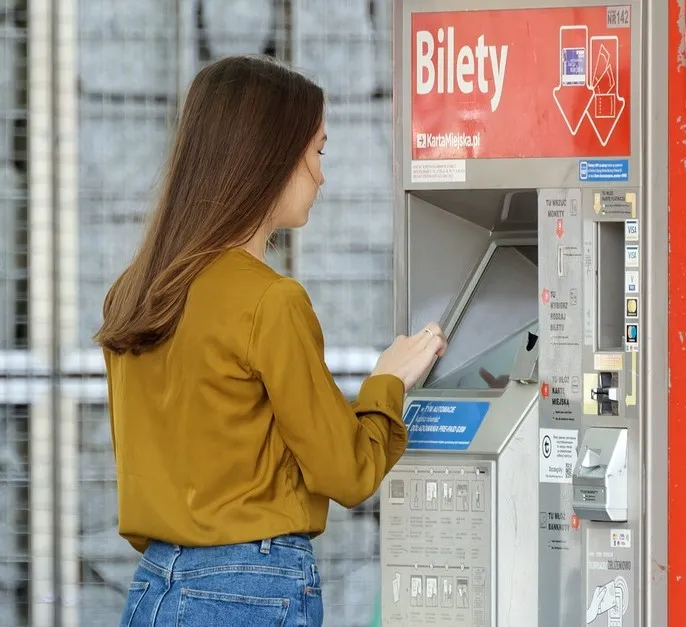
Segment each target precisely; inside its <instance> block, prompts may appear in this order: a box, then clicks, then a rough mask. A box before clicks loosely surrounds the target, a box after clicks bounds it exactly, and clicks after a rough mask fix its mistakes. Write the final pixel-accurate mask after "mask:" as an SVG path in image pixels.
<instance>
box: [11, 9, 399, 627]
mask: <svg viewBox="0 0 686 627" xmlns="http://www.w3.org/2000/svg"><path fill="white" fill-rule="evenodd" d="M390 4H391V3H390V0H337V1H336V2H330V1H329V0H80V1H78V0H0V627H23V626H28V625H31V626H34V627H44V626H45V627H47V626H52V625H62V626H68V627H76V626H77V625H87V626H89V627H91V626H92V627H98V626H100V625H103V626H109V625H115V624H117V619H118V616H119V613H120V611H121V608H122V605H123V601H124V598H125V594H126V588H127V585H128V581H129V578H130V576H131V574H132V570H133V567H134V564H135V561H136V554H135V553H134V552H133V551H132V550H131V549H130V548H129V547H128V546H127V545H126V543H125V542H124V541H123V540H121V539H120V538H119V537H118V536H117V533H116V526H117V508H116V486H115V474H114V466H113V459H112V453H111V447H110V433H109V424H108V419H107V407H106V401H107V399H106V386H105V382H104V379H103V364H102V361H101V358H100V354H99V352H98V351H97V350H95V349H94V348H93V345H92V343H91V341H90V337H91V335H92V334H93V332H94V331H95V330H96V329H97V326H98V323H99V320H100V311H101V303H102V299H103V297H104V294H105V291H106V289H107V287H108V286H109V285H110V283H111V282H112V280H113V279H114V278H115V277H116V275H117V274H118V273H119V272H120V271H121V269H122V268H123V267H124V265H125V263H126V262H127V260H128V259H130V257H131V255H132V254H133V251H134V249H135V246H136V245H137V242H138V241H139V238H140V234H141V224H142V221H143V219H144V215H145V212H146V210H147V208H148V206H149V203H150V199H151V197H152V194H153V193H154V186H153V182H154V180H155V176H156V173H157V169H158V167H159V165H160V164H161V161H162V158H163V154H164V151H165V149H166V146H167V143H168V139H169V131H170V128H171V125H172V123H173V121H174V119H175V116H176V114H177V109H178V105H179V102H180V100H181V99H182V97H183V92H184V90H185V87H186V86H187V84H188V82H189V81H190V79H191V78H192V76H193V75H194V74H195V73H196V72H197V70H198V69H199V68H200V67H201V66H202V65H203V64H204V63H207V62H209V61H211V60H212V59H215V58H217V57H220V56H224V55H227V54H233V53H266V54H272V55H276V56H280V57H282V58H284V59H286V60H289V61H291V62H292V63H293V64H294V65H295V66H296V67H298V68H300V69H302V70H303V71H305V72H306V73H307V74H308V75H310V76H311V77H313V78H314V79H316V80H317V81H318V82H319V83H320V84H322V85H323V87H324V88H325V89H326V90H327V94H328V104H327V125H328V129H327V130H328V135H329V137H330V141H329V146H328V147H327V155H326V157H325V162H324V163H325V174H326V175H327V184H326V186H325V188H324V190H323V193H322V198H321V200H320V202H319V203H318V204H317V205H316V206H315V209H314V211H313V213H312V219H311V224H310V225H309V226H308V227H307V228H306V229H304V230H303V231H302V232H297V233H282V234H280V238H279V248H278V249H277V250H275V251H273V252H272V253H271V259H270V261H271V263H272V264H273V265H274V266H275V267H276V268H277V269H279V270H281V271H282V272H284V273H286V274H292V275H294V276H295V277H296V278H298V279H299V280H301V281H302V282H303V283H304V284H305V286H306V287H307V289H308V291H309V292H310V294H311V296H312V300H313V302H314V304H315V307H316V309H317V311H318V313H319V315H320V318H321V320H322V325H323V327H324V331H325V334H326V336H327V342H328V346H329V348H328V351H327V360H328V362H329V365H330V367H331V368H332V370H333V371H334V373H335V375H336V377H337V380H338V381H339V384H340V385H341V387H342V388H343V389H344V390H345V391H346V393H348V394H349V395H351V396H352V395H353V394H354V393H355V392H356V391H357V388H358V387H359V383H360V381H361V378H362V376H363V375H364V374H365V373H366V372H368V371H369V370H370V369H371V367H372V366H373V364H374V361H375V359H376V355H377V354H378V350H379V349H380V348H382V347H383V346H384V345H385V344H387V343H388V342H389V341H390V339H391V311H392V310H391V305H392V303H391V278H390V277H391V268H390V264H391V241H392V239H391V238H392V229H391V220H392V217H391V216H392V213H391V165H390V161H391V160H390V150H391V148H390V144H391V128H390V120H391V115H390V85H391V51H390V10H391V9H390ZM378 544H379V539H378V501H377V500H376V499H372V500H371V501H370V502H369V503H368V504H366V505H365V506H363V507H361V508H359V509H358V511H353V512H348V511H345V510H343V509H342V508H340V507H338V506H335V505H334V506H333V507H332V513H331V517H330V522H329V530H328V532H327V534H325V535H324V537H322V538H321V539H319V540H318V541H317V545H316V549H317V552H318V555H319V558H320V561H321V565H322V572H323V580H324V598H325V604H326V606H327V614H328V616H327V621H326V624H327V626H332V627H334V626H341V627H343V626H345V627H357V626H360V627H362V626H367V625H370V624H371V622H372V619H373V613H374V606H375V603H376V601H377V598H376V597H377V593H378V587H379V581H378V579H379V573H378V564H377V562H378V559H377V558H378V551H379V547H378Z"/></svg>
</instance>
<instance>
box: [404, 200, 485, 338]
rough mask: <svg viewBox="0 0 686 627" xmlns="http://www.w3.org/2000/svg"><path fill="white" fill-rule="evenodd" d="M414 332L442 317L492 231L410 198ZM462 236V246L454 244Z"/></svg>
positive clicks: (412, 329) (410, 290) (409, 217)
mask: <svg viewBox="0 0 686 627" xmlns="http://www.w3.org/2000/svg"><path fill="white" fill-rule="evenodd" d="M407 202H408V233H409V234H410V236H409V240H408V249H409V250H408V253H409V260H410V268H411V270H410V277H409V282H408V283H409V304H410V312H411V321H410V324H411V332H413V333H414V332H417V331H418V330H419V329H421V328H422V327H423V326H424V325H426V324H428V323H429V322H431V321H432V320H440V319H441V318H442V317H443V316H444V314H445V312H446V310H447V309H448V308H449V306H450V305H451V303H452V301H453V298H454V296H455V294H459V293H461V292H462V289H463V288H464V285H465V283H466V282H467V280H468V279H469V275H470V273H471V269H472V267H473V266H474V264H475V263H476V262H477V260H478V259H480V258H481V257H482V256H483V254H484V251H485V250H486V248H487V246H488V241H489V237H490V233H489V232H488V231H487V230H486V229H483V228H480V227H478V226H477V225H475V224H472V223H471V222H468V221H467V220H464V219H462V218H459V217H457V216H455V215H452V214H450V213H447V212H445V211H443V210H442V209H440V208H438V207H435V206H433V205H430V204H429V203H427V202H425V201H424V200H421V199H419V198H415V197H413V196H410V197H409V198H408V201H407ZM458 237H459V238H460V240H461V241H462V245H461V246H455V240H456V239H457V238H458Z"/></svg>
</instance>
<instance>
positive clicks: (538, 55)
mask: <svg viewBox="0 0 686 627" xmlns="http://www.w3.org/2000/svg"><path fill="white" fill-rule="evenodd" d="M628 11H629V9H628V8H624V9H621V8H619V7H580V8H556V9H517V10H497V11H451V12H440V13H413V14H412V21H411V36H412V53H411V62H412V159H413V160H450V159H479V158H481V159H489V158H517V157H519V158H530V157H591V156H592V157H618V156H622V157H626V156H629V155H630V152H631V150H630V116H629V110H630V95H629V94H630V86H631V27H630V24H631V20H630V15H629V14H628Z"/></svg>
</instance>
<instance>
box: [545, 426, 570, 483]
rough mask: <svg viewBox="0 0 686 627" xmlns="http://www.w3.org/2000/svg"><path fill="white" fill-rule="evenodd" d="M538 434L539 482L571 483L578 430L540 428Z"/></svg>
mask: <svg viewBox="0 0 686 627" xmlns="http://www.w3.org/2000/svg"><path fill="white" fill-rule="evenodd" d="M540 434H541V436H540V455H539V457H540V463H539V471H540V476H539V481H540V483H572V473H573V472H574V466H575V465H576V458H577V452H576V449H577V444H578V442H579V432H578V431H577V430H576V429H541V430H540Z"/></svg>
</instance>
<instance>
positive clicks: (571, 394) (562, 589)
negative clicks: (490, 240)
mask: <svg viewBox="0 0 686 627" xmlns="http://www.w3.org/2000/svg"><path fill="white" fill-rule="evenodd" d="M538 208H539V225H538V228H539V235H538V250H539V260H538V269H539V290H540V291H541V294H543V290H547V292H546V293H547V297H545V298H544V297H543V296H542V297H541V298H539V299H538V302H539V324H540V339H539V342H540V352H539V377H540V380H541V382H542V383H546V384H548V385H549V386H550V390H551V393H550V395H548V397H547V398H546V397H545V396H543V397H542V398H541V399H540V400H539V405H540V408H539V423H540V429H541V435H540V446H541V449H540V451H541V452H540V454H539V458H540V463H544V462H545V461H546V459H547V458H546V457H545V456H546V449H545V442H546V438H549V440H548V441H551V442H552V444H551V445H550V446H551V447H552V450H553V451H555V448H556V443H557V442H559V441H562V440H563V439H572V441H573V442H574V443H575V444H576V443H578V437H579V429H580V427H581V424H580V419H579V416H580V413H581V411H580V410H581V401H582V397H581V360H582V343H583V326H582V312H583V308H582V305H581V299H582V293H581V292H582V290H581V277H582V255H581V249H582V239H581V219H582V215H581V192H580V190H578V189H577V190H573V189H572V190H567V189H550V190H541V192H540V194H539V202H538ZM558 220H563V221H564V230H565V233H564V235H563V237H562V238H560V239H558V238H557V237H556V236H555V232H556V228H557V224H558V222H557V221H558ZM560 254H561V255H562V259H563V262H562V263H563V265H562V273H560V272H559V268H560V266H559V262H560ZM553 455H555V453H554V452H553ZM575 461H576V458H575V456H573V457H572V458H571V459H567V458H566V459H564V460H559V461H557V463H556V464H555V463H553V464H552V465H553V466H555V465H559V466H562V465H563V464H564V467H563V469H562V472H561V474H559V475H558V474H555V475H554V474H552V473H548V474H545V473H543V472H542V473H541V479H540V480H542V481H541V483H540V484H539V509H540V511H541V512H548V513H554V515H555V516H556V517H559V520H561V521H564V526H561V527H560V528H552V529H551V528H549V527H548V528H545V529H541V532H540V534H539V559H538V563H539V577H538V589H539V599H540V609H539V622H540V623H543V624H551V625H552V624H554V625H559V627H577V626H578V625H580V624H582V623H581V622H580V621H581V616H582V605H583V600H582V599H583V597H582V594H581V572H582V555H581V539H582V538H581V533H580V532H579V531H578V530H575V529H573V528H572V527H571V525H570V524H569V521H570V518H571V516H572V513H573V512H572V470H573V467H574V463H575ZM544 573H545V576H542V575H543V574H544ZM560 581H565V582H566V584H565V585H564V586H563V585H560Z"/></svg>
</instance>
